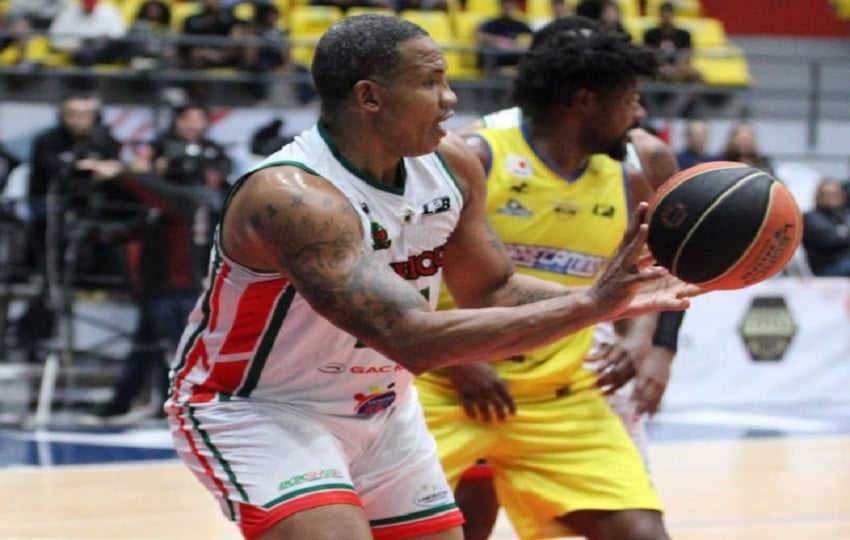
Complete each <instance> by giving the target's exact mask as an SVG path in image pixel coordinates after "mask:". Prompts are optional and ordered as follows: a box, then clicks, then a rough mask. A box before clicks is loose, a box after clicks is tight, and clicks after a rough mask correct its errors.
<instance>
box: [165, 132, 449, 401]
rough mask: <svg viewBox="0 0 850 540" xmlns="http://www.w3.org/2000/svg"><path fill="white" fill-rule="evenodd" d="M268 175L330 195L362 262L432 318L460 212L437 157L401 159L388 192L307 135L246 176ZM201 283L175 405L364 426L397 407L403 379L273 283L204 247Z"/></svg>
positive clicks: (280, 280) (177, 365) (396, 368)
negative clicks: (264, 409) (333, 417)
mask: <svg viewBox="0 0 850 540" xmlns="http://www.w3.org/2000/svg"><path fill="white" fill-rule="evenodd" d="M280 165H290V166H296V167H299V168H302V169H304V170H306V171H308V172H310V173H312V174H317V175H319V176H321V177H323V178H325V179H327V180H328V181H329V182H331V183H332V184H334V185H335V186H336V187H337V188H338V189H339V190H340V191H341V192H342V193H343V194H344V195H345V196H346V197H347V198H348V200H349V201H350V202H351V205H352V206H353V207H354V208H355V209H356V211H357V212H358V213H359V215H360V218H361V222H362V224H363V231H364V234H363V243H364V244H365V246H366V248H367V249H368V251H370V252H372V254H373V256H374V257H377V258H378V259H379V260H381V261H383V262H384V263H385V264H387V265H389V266H391V267H392V268H393V269H394V270H395V271H396V273H397V274H398V275H399V276H401V277H402V278H403V279H405V280H407V282H408V283H410V285H411V287H413V288H414V289H416V290H417V291H420V292H421V293H422V294H423V295H424V296H425V297H426V298H427V299H428V300H429V302H430V304H431V307H432V309H433V308H434V307H435V305H436V300H437V297H438V293H439V287H440V281H441V276H442V261H443V252H444V246H445V244H446V241H447V240H448V238H449V236H450V235H451V233H452V231H454V229H455V226H456V224H457V221H458V219H459V217H460V211H461V207H462V204H463V198H462V195H461V192H460V189H459V187H458V185H457V182H456V181H455V179H454V177H453V176H452V173H451V172H450V171H449V169H448V167H447V165H446V164H445V162H444V161H443V159H442V157H441V156H439V155H438V154H436V153H434V154H429V155H425V156H420V157H415V158H405V159H404V160H403V170H402V171H400V174H404V175H405V176H404V178H405V181H404V187H403V188H398V189H394V188H392V187H388V186H385V185H381V184H379V183H377V182H374V181H372V180H371V179H369V178H367V177H366V176H365V174H364V173H361V172H359V171H357V170H356V169H355V168H354V166H353V165H351V164H350V163H349V162H348V161H347V160H346V159H345V158H344V157H342V156H341V155H340V154H339V153H338V152H337V151H336V149H335V148H334V147H333V145H332V143H331V142H330V140H329V139H328V137H327V135H326V133H325V132H324V130H323V129H322V128H321V127H320V126H314V127H313V128H311V129H309V130H307V131H305V132H304V133H302V134H301V135H299V136H298V137H296V138H295V140H294V141H293V142H292V143H290V144H288V145H287V146H285V147H283V148H282V149H281V150H280V151H278V152H276V153H275V154H273V155H271V156H269V157H268V158H267V159H265V160H264V161H262V162H261V163H260V164H258V165H257V166H256V167H255V168H254V169H253V170H252V171H251V172H254V171H256V170H258V169H262V168H266V167H273V166H280ZM249 176H250V173H249V174H247V175H245V176H243V177H242V178H241V179H240V180H239V181H238V182H237V183H236V184H235V185H234V187H233V190H234V191H235V190H238V189H239V187H240V186H241V184H242V182H245V181H250V180H248V179H247V178H248V177H249ZM208 282H209V284H208V286H207V289H206V290H205V292H204V293H203V295H202V297H201V298H200V299H199V301H198V303H197V305H196V307H195V310H194V311H193V313H192V314H191V316H190V318H189V325H188V327H187V329H186V331H185V332H184V334H183V338H182V340H181V344H180V347H179V349H178V353H177V356H176V358H175V361H174V365H173V367H172V379H173V382H172V399H174V400H175V401H192V402H204V401H211V400H230V399H239V398H247V397H251V398H257V399H264V400H274V401H281V402H287V403H296V404H298V405H299V406H306V407H310V408H312V409H313V410H316V411H320V412H325V413H328V414H340V415H356V414H360V415H368V414H371V413H374V412H378V411H380V410H383V409H385V408H387V407H388V406H390V405H391V404H392V403H394V402H396V401H400V400H403V399H405V397H406V395H407V392H408V389H409V387H410V384H411V380H412V376H411V374H410V373H409V372H408V371H407V370H405V369H404V368H402V367H401V366H400V365H398V364H396V363H394V362H392V361H391V360H389V359H388V358H386V357H385V356H383V355H381V354H379V353H378V352H376V351H374V350H372V349H370V348H367V347H365V346H363V345H362V344H360V343H358V340H357V339H356V338H355V337H354V336H352V335H350V334H348V333H346V332H344V331H343V330H340V329H339V328H337V327H336V326H334V325H333V324H331V323H330V322H329V321H328V320H327V319H325V318H323V317H322V316H320V315H319V314H318V313H316V312H315V311H313V309H312V308H311V307H310V305H309V304H308V303H307V301H306V300H305V299H304V298H303V297H301V295H300V294H298V292H297V291H296V290H295V288H294V287H293V286H292V285H291V284H290V283H289V281H288V280H287V279H286V278H285V277H284V276H282V275H280V274H267V273H258V272H255V271H252V270H250V269H248V268H245V267H244V266H241V265H240V264H238V263H236V262H235V261H233V260H231V259H229V258H228V257H227V256H226V255H224V253H223V251H222V249H221V246H220V245H219V241H216V243H215V246H214V247H213V251H212V254H211V261H210V276H209V280H208Z"/></svg>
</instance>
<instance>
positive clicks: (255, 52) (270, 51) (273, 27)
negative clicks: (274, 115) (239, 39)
mask: <svg viewBox="0 0 850 540" xmlns="http://www.w3.org/2000/svg"><path fill="white" fill-rule="evenodd" d="M251 32H252V37H254V38H256V39H257V41H258V42H259V44H258V45H247V46H245V48H244V49H243V53H242V55H243V62H244V65H243V68H244V69H246V70H248V71H252V72H254V73H256V74H257V77H258V78H262V77H263V76H264V75H268V74H272V73H274V72H275V71H278V70H280V69H281V68H283V67H284V66H285V65H286V64H288V63H289V40H288V39H287V37H286V34H285V33H284V31H283V30H281V27H280V11H279V10H278V9H277V7H276V6H274V5H272V4H256V5H255V7H254V20H253V21H252V24H251ZM268 86H269V84H268V82H266V81H262V80H261V81H258V82H256V83H254V84H252V85H251V90H252V92H253V93H254V94H255V95H256V97H257V99H258V100H264V99H266V98H267V97H268Z"/></svg>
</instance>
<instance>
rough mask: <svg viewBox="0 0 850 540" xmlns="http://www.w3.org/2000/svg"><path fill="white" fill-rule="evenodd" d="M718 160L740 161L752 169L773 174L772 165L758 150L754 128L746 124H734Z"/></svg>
mask: <svg viewBox="0 0 850 540" xmlns="http://www.w3.org/2000/svg"><path fill="white" fill-rule="evenodd" d="M720 159H721V160H724V161H740V162H742V163H746V164H747V165H751V166H753V167H756V168H759V169H762V170H763V171H766V172H768V173H770V174H773V165H772V164H771V162H770V158H768V157H767V156H765V155H764V154H762V153H761V152H760V151H759V149H758V140H757V138H756V128H755V127H754V126H753V125H752V124H749V123H747V122H740V123H738V124H736V125H735V126H734V127H733V128H732V130H731V131H730V132H729V137H728V138H727V140H726V146H725V148H724V150H723V153H722V154H720Z"/></svg>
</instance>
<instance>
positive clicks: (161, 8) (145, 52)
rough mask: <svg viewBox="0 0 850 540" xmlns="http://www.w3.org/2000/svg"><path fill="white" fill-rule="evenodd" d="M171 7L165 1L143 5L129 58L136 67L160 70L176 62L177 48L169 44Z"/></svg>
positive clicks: (132, 34) (151, 0)
mask: <svg viewBox="0 0 850 540" xmlns="http://www.w3.org/2000/svg"><path fill="white" fill-rule="evenodd" d="M170 34H171V10H170V9H169V7H168V5H167V4H166V3H165V2H162V1H160V0H149V1H146V2H143V3H142V4H141V5H140V6H139V10H138V12H137V14H136V18H135V20H134V21H133V25H132V26H131V27H130V31H129V32H128V33H127V35H128V37H129V38H130V39H129V40H128V41H129V45H128V47H127V49H128V50H127V52H126V54H127V60H128V63H129V64H130V67H131V68H133V69H156V68H159V67H165V66H170V65H172V64H173V63H174V60H175V55H176V51H175V49H174V47H173V46H172V45H171V44H170V43H169V35H170Z"/></svg>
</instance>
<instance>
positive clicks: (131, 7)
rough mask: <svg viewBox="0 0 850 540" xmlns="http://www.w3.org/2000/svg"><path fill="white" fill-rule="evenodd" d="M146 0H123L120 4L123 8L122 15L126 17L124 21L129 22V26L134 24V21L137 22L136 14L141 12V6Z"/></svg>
mask: <svg viewBox="0 0 850 540" xmlns="http://www.w3.org/2000/svg"><path fill="white" fill-rule="evenodd" d="M144 1H145V0H122V2H121V3H120V4H118V9H120V10H121V16H123V17H124V22H125V23H127V27H128V28H129V27H130V26H133V23H134V22H136V15H138V13H139V7H140V6H141V5H142V3H143V2H144Z"/></svg>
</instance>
